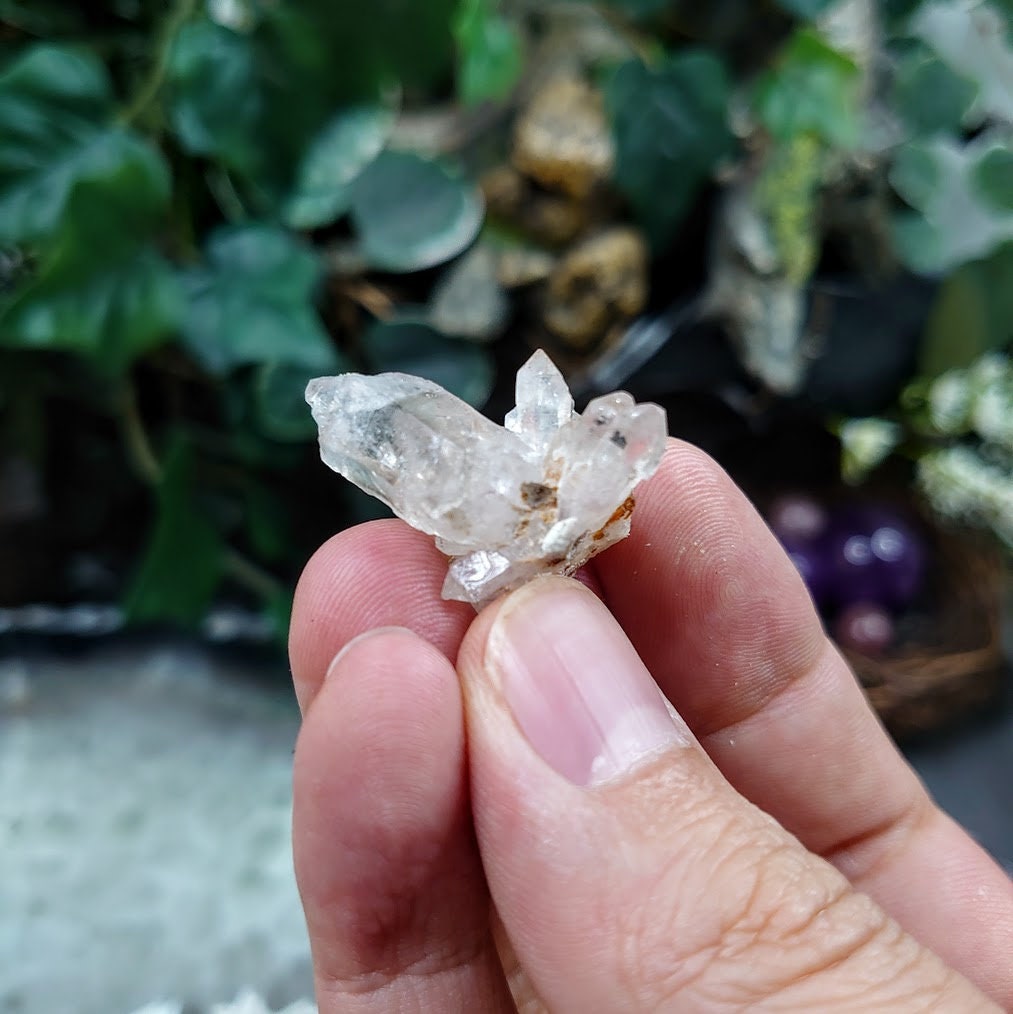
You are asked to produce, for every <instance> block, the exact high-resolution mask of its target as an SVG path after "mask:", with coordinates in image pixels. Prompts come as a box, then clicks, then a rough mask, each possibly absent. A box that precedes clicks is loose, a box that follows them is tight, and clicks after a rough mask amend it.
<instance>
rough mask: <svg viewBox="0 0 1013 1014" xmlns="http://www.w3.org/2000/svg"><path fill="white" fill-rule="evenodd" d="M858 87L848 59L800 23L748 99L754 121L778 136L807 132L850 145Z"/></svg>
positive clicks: (853, 141)
mask: <svg viewBox="0 0 1013 1014" xmlns="http://www.w3.org/2000/svg"><path fill="white" fill-rule="evenodd" d="M860 88H861V73H860V71H859V69H858V67H857V65H856V64H855V63H854V61H852V60H850V59H848V57H847V56H845V55H844V54H843V53H840V52H838V51H837V50H836V49H834V48H832V47H831V46H830V45H829V44H828V43H827V42H826V41H825V40H824V39H823V38H822V37H821V36H820V34H819V33H818V32H816V31H814V30H813V29H811V28H804V29H800V30H799V31H797V32H796V33H795V34H794V36H792V38H791V41H790V42H789V43H788V45H787V46H786V48H785V49H784V51H783V52H782V54H781V57H780V59H779V60H778V62H777V64H776V65H775V66H774V68H773V69H772V70H771V71H769V72H767V73H766V74H764V75H763V76H762V77H761V78H760V81H759V82H758V84H757V87H756V91H755V94H754V104H755V107H756V112H757V115H758V116H759V119H760V122H761V123H762V124H763V125H764V126H765V127H766V128H767V130H769V131H770V133H771V135H772V136H773V137H774V138H775V139H777V140H778V141H781V142H785V141H790V140H791V139H792V138H794V137H797V136H798V135H799V134H803V133H812V134H815V135H816V136H817V137H820V138H822V139H823V140H824V141H826V142H827V143H828V144H830V145H832V146H835V147H840V148H851V147H854V146H855V145H856V144H857V142H858V139H859V134H860V122H859V112H860V101H859V99H860Z"/></svg>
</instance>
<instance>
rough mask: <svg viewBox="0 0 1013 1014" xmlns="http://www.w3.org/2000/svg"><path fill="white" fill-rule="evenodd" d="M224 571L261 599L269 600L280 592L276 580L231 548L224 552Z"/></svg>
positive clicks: (280, 586) (279, 585)
mask: <svg viewBox="0 0 1013 1014" xmlns="http://www.w3.org/2000/svg"><path fill="white" fill-rule="evenodd" d="M225 569H226V570H227V571H228V572H229V574H231V575H232V577H234V578H235V579H236V580H237V581H238V582H239V583H240V584H243V585H246V587H247V588H249V589H250V590H251V591H252V592H255V593H256V594H257V595H259V596H260V597H261V598H263V599H268V600H270V599H272V598H274V597H275V596H277V595H279V594H281V592H282V584H281V582H280V581H279V580H278V579H277V578H275V577H274V576H272V575H271V574H269V573H268V572H267V571H266V570H263V569H262V568H261V567H258V566H257V565H256V564H255V563H254V562H253V561H252V560H248V559H247V558H246V557H245V556H243V554H242V553H240V552H238V551H237V550H235V549H233V548H232V547H231V546H229V547H227V548H226V550H225Z"/></svg>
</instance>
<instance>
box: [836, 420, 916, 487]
mask: <svg viewBox="0 0 1013 1014" xmlns="http://www.w3.org/2000/svg"><path fill="white" fill-rule="evenodd" d="M901 435H902V430H901V427H900V426H899V425H898V424H897V423H893V422H889V421H888V420H886V419H876V418H868V419H849V420H847V422H845V423H842V424H841V429H840V437H841V446H842V449H843V455H842V458H841V472H842V474H843V475H844V479H845V481H846V482H851V483H857V482H861V481H862V480H863V479H864V478H865V476H866V475H867V474H868V473H869V472H871V471H872V470H873V469H874V468H875V467H876V466H877V465H878V464H880V463H881V462H883V461H884V460H885V459H886V457H887V455H889V453H890V452H891V451H892V450H893V449H894V448H895V447H896V446H897V445H898V444H899V443H900V441H901Z"/></svg>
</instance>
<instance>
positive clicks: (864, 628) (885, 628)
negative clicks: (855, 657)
mask: <svg viewBox="0 0 1013 1014" xmlns="http://www.w3.org/2000/svg"><path fill="white" fill-rule="evenodd" d="M833 634H834V639H835V640H836V641H837V643H838V644H840V645H841V646H842V647H844V648H851V649H852V650H853V651H858V652H861V653H862V654H863V655H868V656H870V657H872V658H875V657H876V656H877V655H881V654H882V653H883V652H884V651H885V650H886V649H887V648H888V647H890V645H891V644H892V643H893V637H894V630H893V620H892V619H891V617H890V614H889V613H888V612H886V610H885V609H883V608H882V607H881V606H878V605H876V604H875V603H874V602H856V603H854V605H850V606H848V608H847V609H845V610H843V611H842V612H841V613H840V614H839V615H838V617H837V619H836V620H835V621H834V627H833Z"/></svg>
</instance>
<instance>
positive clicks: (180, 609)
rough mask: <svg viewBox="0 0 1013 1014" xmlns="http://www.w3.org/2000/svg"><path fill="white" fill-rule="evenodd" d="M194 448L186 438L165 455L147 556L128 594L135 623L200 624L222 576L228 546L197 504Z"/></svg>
mask: <svg viewBox="0 0 1013 1014" xmlns="http://www.w3.org/2000/svg"><path fill="white" fill-rule="evenodd" d="M196 488H197V486H196V479H195V476H194V460H193V452H192V450H191V448H190V446H189V445H188V444H187V443H186V442H185V441H183V440H182V439H177V440H176V441H174V443H173V444H172V446H171V447H170V450H169V452H168V454H167V455H166V459H165V463H164V468H163V475H162V479H161V481H160V482H159V485H158V491H157V496H158V513H157V518H156V521H155V527H154V529H153V531H152V533H151V536H150V537H149V540H148V545H147V548H146V549H145V552H144V557H143V559H142V560H141V564H140V566H139V567H138V570H137V573H136V574H135V576H134V579H133V581H132V583H131V586H130V589H129V590H128V592H127V596H126V601H125V603H124V608H125V610H126V615H127V620H128V621H129V622H131V623H145V622H172V623H178V624H181V625H183V626H196V624H197V623H199V622H200V620H201V619H202V618H203V616H204V613H205V611H206V610H207V607H208V606H209V605H210V603H211V599H212V597H213V595H214V593H215V591H216V589H217V588H218V585H219V583H220V581H221V578H222V573H223V569H224V560H225V546H224V544H223V542H222V539H221V536H220V535H219V534H218V531H217V530H216V529H215V527H214V525H213V524H212V523H211V522H210V520H209V519H208V518H207V516H206V514H205V513H204V512H203V510H201V507H200V505H199V504H198V503H196V502H195V498H194V490H195V489H196Z"/></svg>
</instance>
